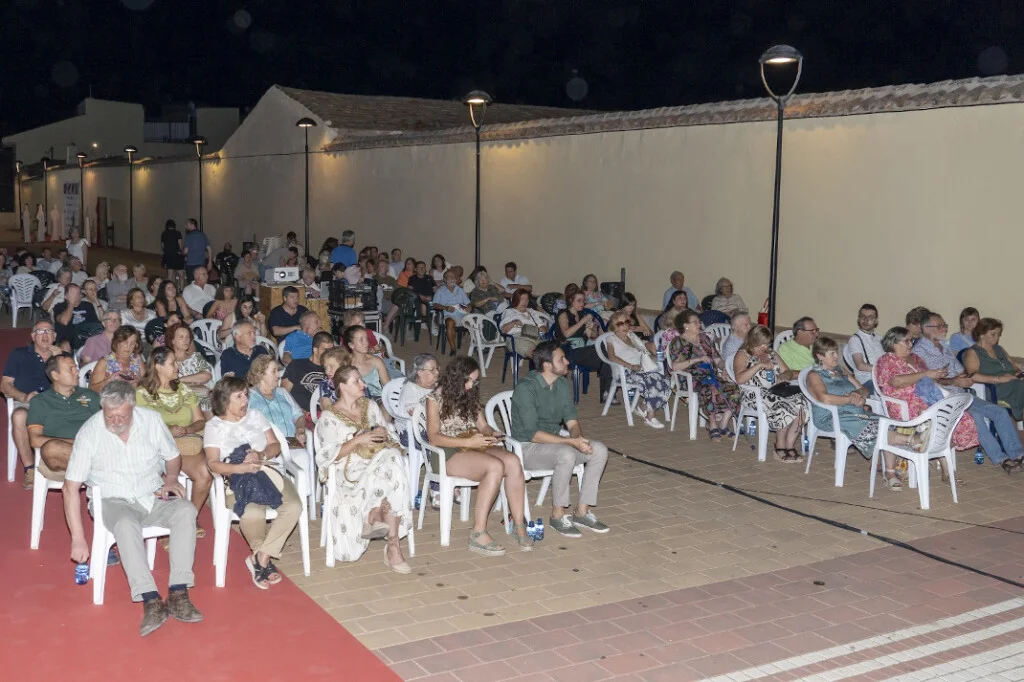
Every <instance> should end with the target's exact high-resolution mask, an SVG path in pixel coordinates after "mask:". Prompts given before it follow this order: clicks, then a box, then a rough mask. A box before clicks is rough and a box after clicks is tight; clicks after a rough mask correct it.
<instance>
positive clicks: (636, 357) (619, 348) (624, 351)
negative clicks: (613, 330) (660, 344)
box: [608, 332, 643, 365]
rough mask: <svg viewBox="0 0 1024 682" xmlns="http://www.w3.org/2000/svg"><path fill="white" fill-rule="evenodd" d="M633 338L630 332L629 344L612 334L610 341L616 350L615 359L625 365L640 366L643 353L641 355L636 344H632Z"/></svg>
mask: <svg viewBox="0 0 1024 682" xmlns="http://www.w3.org/2000/svg"><path fill="white" fill-rule="evenodd" d="M632 337H633V333H632V332H630V334H629V339H630V340H629V341H628V342H627V341H623V340H622V339H620V338H619V337H618V336H615V335H614V334H612V335H611V336H609V337H608V341H609V342H610V343H611V345H612V347H613V348H614V350H615V357H617V358H618V359H619V360H621V361H622V362H624V363H627V364H630V365H639V364H641V362H642V356H643V353H641V352H640V349H639V348H637V347H636V346H635V345H634V343H633V342H632V341H633V338H632Z"/></svg>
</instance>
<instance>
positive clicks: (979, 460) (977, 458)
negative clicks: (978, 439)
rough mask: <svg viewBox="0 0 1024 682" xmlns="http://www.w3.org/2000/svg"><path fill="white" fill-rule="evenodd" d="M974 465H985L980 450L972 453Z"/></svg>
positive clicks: (983, 456)
mask: <svg viewBox="0 0 1024 682" xmlns="http://www.w3.org/2000/svg"><path fill="white" fill-rule="evenodd" d="M974 463H975V464H979V465H980V464H984V463H985V454H984V453H983V452H982V451H981V448H978V449H977V450H975V451H974Z"/></svg>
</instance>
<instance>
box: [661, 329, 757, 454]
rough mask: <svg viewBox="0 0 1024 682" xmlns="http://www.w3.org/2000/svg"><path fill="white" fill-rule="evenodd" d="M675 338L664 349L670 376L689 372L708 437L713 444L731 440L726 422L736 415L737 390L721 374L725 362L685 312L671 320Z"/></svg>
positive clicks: (738, 400) (738, 399)
mask: <svg viewBox="0 0 1024 682" xmlns="http://www.w3.org/2000/svg"><path fill="white" fill-rule="evenodd" d="M675 328H676V330H677V331H678V332H679V335H678V336H677V337H676V338H675V339H673V340H672V342H671V343H670V344H669V347H668V359H669V363H670V365H671V367H672V371H674V372H689V373H690V375H691V376H693V389H694V390H695V391H696V392H697V395H698V396H699V398H700V406H701V407H702V408H703V409H704V411H705V412H706V413H707V415H708V434H709V435H710V436H711V440H713V441H721V440H722V436H728V437H729V438H732V437H733V436H735V435H736V432H735V431H733V430H732V427H731V426H730V421H731V420H732V418H733V415H735V414H738V413H739V411H740V395H741V391H740V387H739V386H737V385H736V383H735V382H734V381H733V380H732V379H730V378H729V375H728V374H727V373H726V372H725V361H724V360H723V359H722V356H721V355H720V354H719V353H718V349H717V348H715V344H714V342H713V341H712V340H711V339H710V338H709V337H708V335H707V334H705V333H703V332H702V331H701V324H700V315H698V314H697V312H696V311H694V310H689V309H687V310H685V311H683V312H681V313H679V314H678V315H676V319H675Z"/></svg>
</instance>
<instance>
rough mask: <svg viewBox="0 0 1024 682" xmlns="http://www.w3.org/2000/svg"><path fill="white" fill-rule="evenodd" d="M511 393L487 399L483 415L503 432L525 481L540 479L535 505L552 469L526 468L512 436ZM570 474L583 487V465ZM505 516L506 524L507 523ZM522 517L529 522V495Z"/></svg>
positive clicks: (548, 484)
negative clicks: (498, 417)
mask: <svg viewBox="0 0 1024 682" xmlns="http://www.w3.org/2000/svg"><path fill="white" fill-rule="evenodd" d="M512 394H513V391H502V392H500V393H498V394H496V395H495V396H494V397H493V398H491V399H490V400H488V401H487V407H486V408H484V416H485V417H486V418H487V424H488V425H489V426H490V427H491V428H492V429H494V430H495V431H499V432H501V433H503V434H505V447H506V448H507V449H508V450H509V452H514V453H516V456H517V457H519V462H520V463H521V464H522V465H523V476H524V477H525V478H526V480H527V481H532V480H534V479H540V481H541V484H540V492H538V494H537V502H536V504H537V506H540V505H541V504H543V503H544V496H545V495H547V492H548V488H549V487H550V486H551V477H552V476H554V475H555V471H554V469H527V468H526V461H525V460H524V459H523V444H522V443H520V442H519V441H517V440H515V439H514V438H512ZM496 415H497V416H500V417H501V425H499V424H498V420H497V419H496V418H495V417H496ZM572 475H573V476H575V477H576V485H577V486H578V487H579V488H581V489H582V488H583V465H582V464H577V465H576V466H574V467H573V469H572ZM507 518H508V517H507V516H506V524H507ZM524 518H525V520H526V523H529V522H530V496H529V494H527V495H526V504H525V505H524Z"/></svg>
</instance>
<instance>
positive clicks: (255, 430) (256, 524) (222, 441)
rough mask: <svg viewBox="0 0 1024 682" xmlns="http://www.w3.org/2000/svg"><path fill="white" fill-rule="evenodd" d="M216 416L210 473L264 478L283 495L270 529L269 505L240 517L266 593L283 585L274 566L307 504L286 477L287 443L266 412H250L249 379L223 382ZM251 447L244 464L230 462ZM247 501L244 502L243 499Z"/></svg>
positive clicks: (208, 440)
mask: <svg viewBox="0 0 1024 682" xmlns="http://www.w3.org/2000/svg"><path fill="white" fill-rule="evenodd" d="M212 402H213V414H214V415H215V416H214V418H213V419H211V420H210V421H209V422H207V424H206V433H205V436H204V449H205V451H206V461H207V463H208V464H209V467H210V471H211V472H213V473H214V474H216V475H218V476H227V477H231V476H234V475H235V474H255V473H261V472H262V473H264V474H265V475H266V476H267V477H268V478H269V479H270V482H271V484H272V485H273V486H274V487H275V488H276V489H277V491H278V492H279V493H280V494H281V502H280V504H279V505H278V506H276V507H274V510H275V511H276V512H277V518H275V519H274V520H273V521H271V522H270V527H269V528H268V527H267V516H266V515H267V508H268V505H264V504H257V503H247V504H246V505H245V507H244V509H243V511H242V513H241V514H239V517H241V521H240V522H239V524H238V525H239V530H240V531H241V532H242V537H244V538H245V540H246V542H248V543H249V549H250V551H251V552H252V554H251V555H249V556H248V557H246V559H245V565H246V567H247V568H248V569H249V572H250V575H251V577H252V582H253V584H254V585H255V586H256V587H258V588H260V589H261V590H266V589H268V588H270V587H272V586H274V585H277V584H278V583H280V582H281V579H282V578H281V574H280V573H279V572H278V570H277V567H276V566H274V561H273V560H274V559H280V558H281V553H282V551H283V550H284V543H285V541H287V540H288V536H289V535H291V533H292V531H293V530H295V526H296V524H297V523H298V521H299V517H300V516H301V515H302V509H303V502H302V498H301V497H300V496H299V493H298V492H297V491H296V490H295V485H294V484H293V483H292V482H291V481H290V480H288V479H287V478H285V476H284V475H283V474H282V470H283V465H282V463H281V453H282V450H281V448H282V444H281V443H278V442H277V438H276V437H275V436H274V431H273V429H272V428H271V426H270V422H269V421H268V420H267V418H266V417H265V416H263V413H262V412H260V411H259V410H250V409H249V387H248V385H247V384H246V382H245V379H244V378H240V377H233V376H228V377H224V378H223V379H221V380H220V381H218V382H217V385H216V386H215V387H214V389H213V397H212ZM240 447H242V448H245V449H246V451H245V452H246V454H245V457H244V459H243V460H242V461H241V462H239V463H237V464H232V463H230V462H229V461H228V460H229V458H231V457H232V455H233V454H234V453H235V452H236V450H238V448H240ZM240 501H241V500H240ZM225 504H226V505H227V506H228V507H229V508H232V507H234V506H235V494H228V495H227V497H226V498H225Z"/></svg>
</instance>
